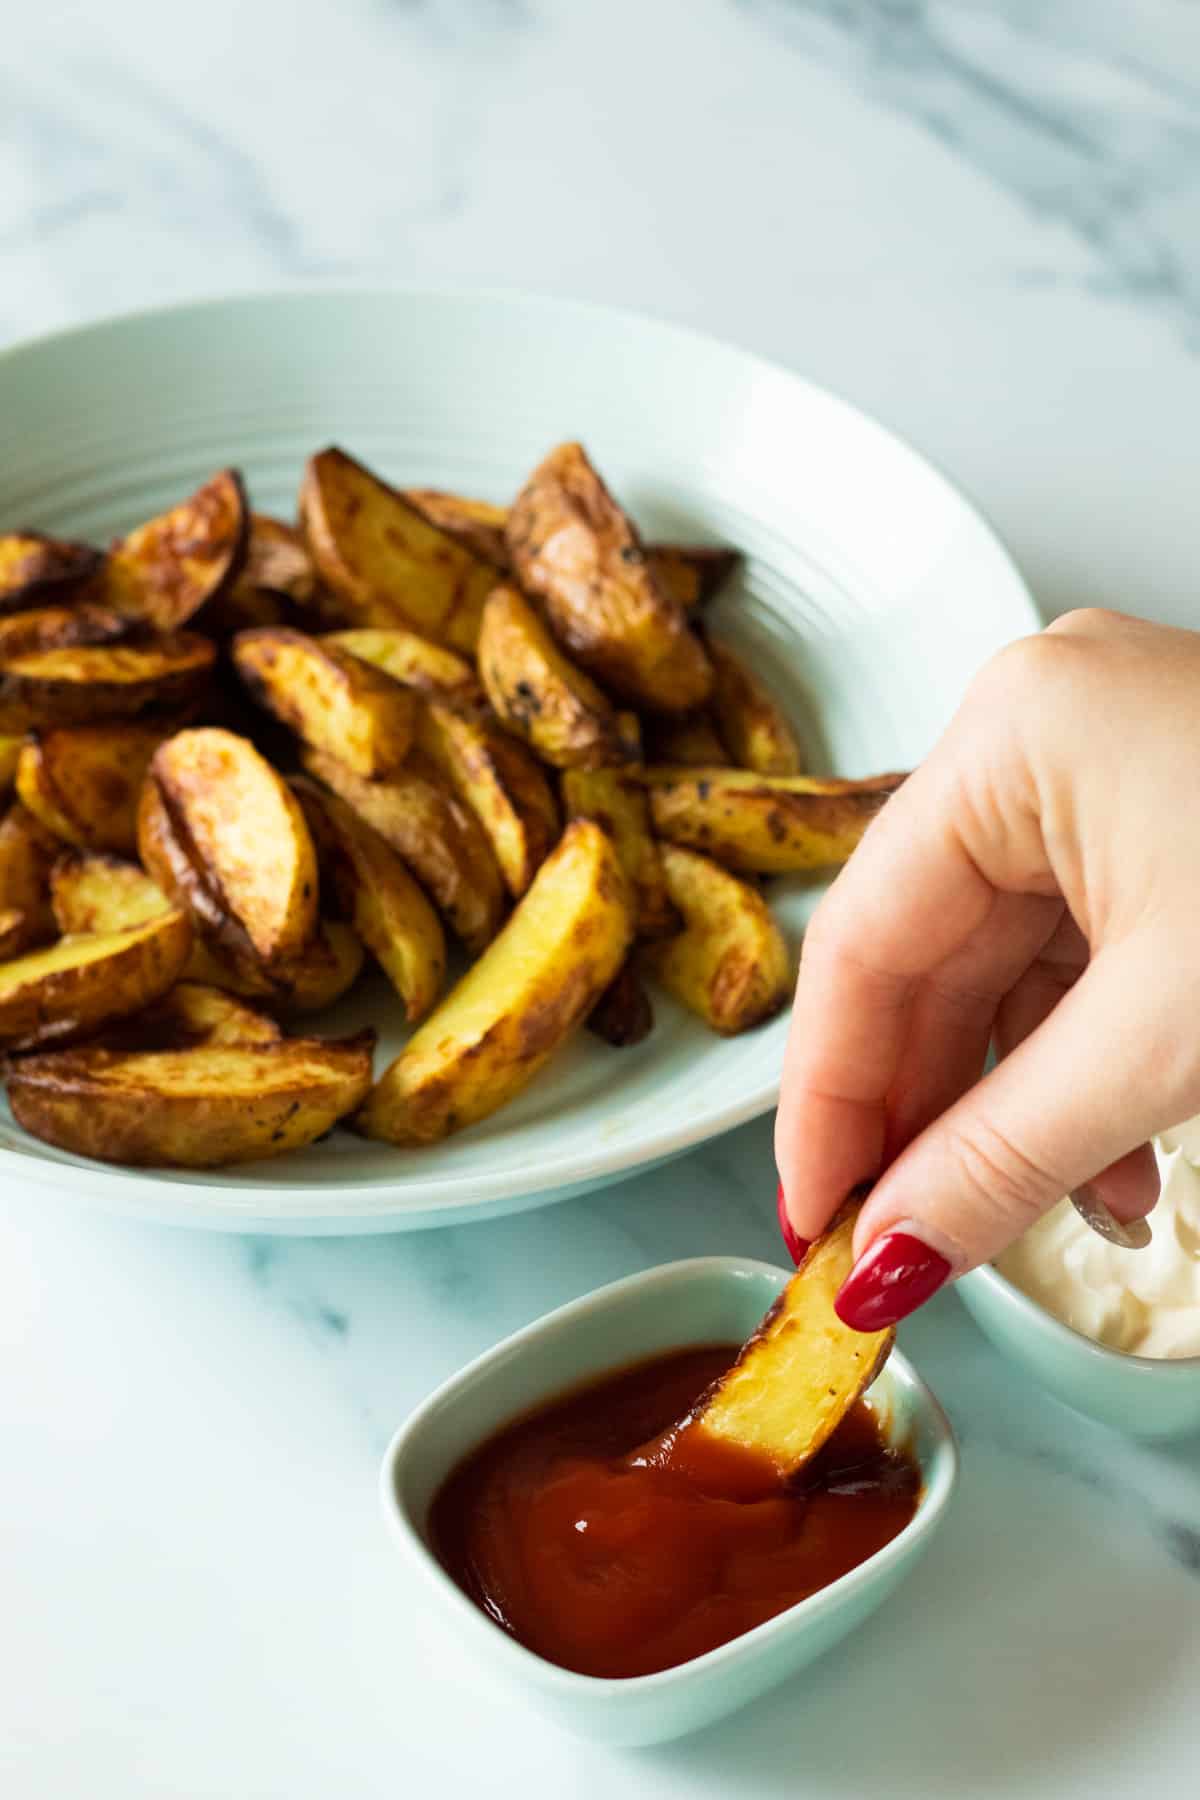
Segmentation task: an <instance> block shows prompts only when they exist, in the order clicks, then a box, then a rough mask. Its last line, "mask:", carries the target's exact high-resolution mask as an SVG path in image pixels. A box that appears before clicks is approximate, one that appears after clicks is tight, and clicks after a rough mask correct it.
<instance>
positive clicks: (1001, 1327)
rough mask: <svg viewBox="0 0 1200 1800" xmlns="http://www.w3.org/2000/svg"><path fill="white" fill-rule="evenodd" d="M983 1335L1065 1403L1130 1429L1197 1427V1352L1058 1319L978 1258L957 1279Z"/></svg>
mask: <svg viewBox="0 0 1200 1800" xmlns="http://www.w3.org/2000/svg"><path fill="white" fill-rule="evenodd" d="M955 1286H956V1288H957V1291H958V1294H959V1297H960V1299H961V1300H962V1303H963V1305H964V1306H965V1307H966V1309H967V1311H968V1312H969V1313H970V1314H971V1317H972V1318H973V1319H974V1320H975V1323H976V1324H977V1325H978V1326H979V1329H980V1330H981V1331H982V1332H983V1334H984V1336H985V1337H987V1338H990V1340H991V1342H992V1343H993V1344H994V1345H995V1346H996V1348H997V1350H999V1351H1001V1352H1002V1354H1003V1355H1005V1356H1007V1357H1009V1358H1010V1359H1011V1360H1012V1361H1013V1362H1014V1363H1016V1365H1017V1367H1018V1368H1020V1369H1023V1370H1024V1371H1025V1373H1026V1374H1027V1375H1032V1376H1033V1378H1034V1380H1035V1381H1039V1382H1040V1383H1041V1384H1042V1386H1043V1387H1044V1388H1046V1389H1047V1390H1048V1391H1049V1392H1050V1393H1051V1394H1053V1395H1054V1397H1055V1399H1056V1400H1061V1401H1063V1403H1064V1404H1065V1405H1067V1406H1070V1407H1073V1408H1074V1410H1075V1411H1076V1412H1078V1413H1083V1414H1085V1416H1086V1417H1087V1418H1089V1419H1096V1420H1098V1421H1099V1423H1100V1424H1101V1425H1111V1426H1112V1427H1113V1428H1114V1429H1115V1430H1117V1431H1123V1432H1124V1433H1125V1434H1126V1435H1127V1436H1128V1437H1136V1438H1175V1437H1190V1436H1191V1435H1192V1433H1194V1432H1197V1431H1200V1356H1181V1357H1173V1358H1165V1357H1156V1356H1131V1355H1129V1354H1127V1352H1125V1351H1124V1350H1110V1349H1108V1347H1107V1346H1106V1345H1104V1344H1097V1343H1095V1342H1094V1341H1093V1340H1092V1339H1091V1338H1089V1337H1084V1335H1083V1333H1082V1332H1080V1331H1076V1330H1075V1329H1074V1328H1073V1327H1072V1326H1070V1325H1064V1324H1063V1322H1062V1320H1061V1319H1056V1318H1055V1317H1054V1315H1053V1313H1050V1312H1047V1310H1046V1308H1045V1307H1044V1306H1043V1305H1042V1304H1041V1302H1040V1301H1038V1300H1031V1299H1030V1297H1029V1295H1028V1294H1023V1293H1022V1292H1021V1289H1020V1288H1019V1287H1016V1286H1014V1284H1013V1283H1012V1282H1011V1281H1009V1279H1008V1278H1007V1276H1005V1275H1001V1273H1000V1271H999V1269H994V1268H992V1267H991V1265H990V1264H988V1263H985V1264H982V1265H981V1266H980V1267H979V1268H978V1269H971V1270H970V1271H969V1272H968V1273H967V1274H966V1275H962V1276H960V1277H959V1279H958V1281H957V1282H956V1283H955Z"/></svg>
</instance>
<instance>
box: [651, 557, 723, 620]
mask: <svg viewBox="0 0 1200 1800" xmlns="http://www.w3.org/2000/svg"><path fill="white" fill-rule="evenodd" d="M741 560H742V557H741V552H740V551H738V550H726V549H723V548H720V547H718V546H710V545H708V544H647V545H646V563H647V566H648V567H649V570H650V573H651V575H652V576H653V578H654V580H655V581H657V583H658V585H659V587H660V588H662V590H663V592H664V593H667V594H669V595H670V596H671V598H672V599H673V600H675V601H677V602H678V603H679V605H680V606H682V607H683V608H684V610H685V611H686V612H690V611H691V610H692V608H693V607H697V606H707V605H708V602H709V601H710V600H715V599H716V597H717V595H718V594H719V593H720V591H721V589H722V588H723V587H724V585H725V583H726V582H727V581H728V580H729V577H730V576H731V575H732V574H733V571H734V570H735V569H736V568H737V566H738V564H739V563H740V562H741Z"/></svg>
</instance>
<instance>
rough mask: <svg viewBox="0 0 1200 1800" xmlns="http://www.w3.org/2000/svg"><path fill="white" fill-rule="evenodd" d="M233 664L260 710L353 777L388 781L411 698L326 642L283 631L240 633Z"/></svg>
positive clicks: (401, 751) (404, 741) (409, 721)
mask: <svg viewBox="0 0 1200 1800" xmlns="http://www.w3.org/2000/svg"><path fill="white" fill-rule="evenodd" d="M233 664H234V667H235V669H236V670H237V672H238V675H239V676H240V677H241V679H242V681H243V682H244V683H245V685H246V687H247V688H248V689H249V691H250V693H251V694H252V695H253V697H254V698H255V700H257V702H258V704H259V705H260V706H262V707H265V708H266V710H267V711H268V712H271V713H274V715H275V717H276V718H277V719H280V720H282V722H283V723H284V724H285V725H286V726H288V727H289V729H290V730H292V731H294V732H295V733H296V735H297V737H300V738H302V739H303V740H304V742H305V743H306V744H311V745H312V747H313V749H314V750H326V751H328V752H329V754H330V755H331V756H336V757H338V759H339V760H340V761H341V762H344V763H345V765H346V767H347V768H349V769H353V770H354V772H355V774H356V775H365V776H366V777H367V778H368V779H373V778H374V777H375V776H377V775H386V774H387V773H388V772H389V771H390V770H391V769H397V768H399V766H400V764H401V763H402V762H403V761H404V758H405V757H406V756H407V755H408V752H409V748H410V746H411V744H412V741H413V731H414V729H415V726H416V699H415V696H414V695H413V694H411V693H410V692H409V691H408V689H407V688H403V687H401V686H400V684H399V682H396V681H393V680H392V679H391V677H390V676H388V675H382V674H380V672H379V670H378V669H375V668H372V667H371V665H370V664H369V663H366V662H363V661H362V660H361V659H360V658H359V657H357V656H352V655H351V654H350V653H349V651H347V650H342V649H340V648H339V647H338V646H337V645H336V644H332V643H330V642H329V640H328V639H327V638H324V639H322V638H314V637H308V636H306V634H305V633H304V632H302V631H292V630H289V629H288V628H287V627H285V626H273V627H266V628H263V629H261V630H256V631H240V632H239V633H238V635H237V637H235V638H234V640H233Z"/></svg>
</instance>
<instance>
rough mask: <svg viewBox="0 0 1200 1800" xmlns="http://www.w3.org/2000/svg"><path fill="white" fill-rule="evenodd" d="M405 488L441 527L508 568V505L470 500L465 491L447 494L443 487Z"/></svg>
mask: <svg viewBox="0 0 1200 1800" xmlns="http://www.w3.org/2000/svg"><path fill="white" fill-rule="evenodd" d="M401 492H402V494H403V496H404V498H405V499H406V500H407V501H408V504H409V505H410V506H411V507H414V508H415V509H416V511H417V512H419V513H420V515H421V517H422V518H423V519H427V520H428V521H429V523H430V524H431V525H436V526H437V528H438V530H439V531H444V532H446V533H447V534H448V535H449V536H450V537H452V538H454V539H455V540H456V541H457V542H458V543H460V544H465V545H466V547H467V549H468V550H470V551H471V553H472V554H473V555H474V556H478V557H479V558H480V559H481V560H482V561H483V562H486V563H491V565H492V567H493V568H494V569H498V570H500V571H501V573H504V572H505V571H507V569H508V545H507V543H506V542H505V538H504V528H505V526H506V525H507V523H508V508H507V506H495V505H493V503H492V502H491V501H490V500H468V499H466V498H464V496H463V495H462V494H447V493H444V492H442V491H441V489H439V488H403V489H401Z"/></svg>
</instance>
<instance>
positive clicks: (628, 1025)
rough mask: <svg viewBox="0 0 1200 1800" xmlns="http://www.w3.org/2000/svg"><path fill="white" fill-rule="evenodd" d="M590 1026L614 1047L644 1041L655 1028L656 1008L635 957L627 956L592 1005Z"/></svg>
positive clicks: (588, 1017) (624, 1046)
mask: <svg viewBox="0 0 1200 1800" xmlns="http://www.w3.org/2000/svg"><path fill="white" fill-rule="evenodd" d="M587 1028H588V1030H589V1031H590V1032H591V1033H592V1035H593V1037H598V1038H600V1039H601V1040H602V1041H603V1042H604V1043H606V1044H611V1045H612V1047H613V1049H614V1050H626V1049H629V1048H631V1047H632V1046H633V1045H634V1044H641V1043H643V1042H644V1041H645V1040H646V1038H648V1037H649V1036H650V1033H651V1032H652V1031H653V1030H654V1007H653V1005H652V1004H651V1001H650V996H649V994H648V993H647V992H646V987H645V983H644V982H643V981H642V978H641V976H640V974H639V973H638V969H637V964H636V963H635V962H634V961H633V960H632V958H630V957H626V959H625V961H624V962H623V963H622V964H621V967H620V968H619V969H618V970H617V973H616V974H615V975H614V976H613V978H612V980H611V981H610V982H609V984H608V986H607V987H606V988H605V990H604V992H603V993H602V994H601V996H600V998H599V999H598V1000H597V1002H596V1004H595V1006H593V1008H592V1010H591V1012H590V1013H589V1014H588V1016H587Z"/></svg>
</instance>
